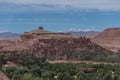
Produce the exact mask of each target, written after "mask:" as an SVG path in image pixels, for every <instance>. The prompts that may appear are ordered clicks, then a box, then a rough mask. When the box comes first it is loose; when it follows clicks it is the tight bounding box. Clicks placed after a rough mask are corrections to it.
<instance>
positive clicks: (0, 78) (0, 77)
mask: <svg viewBox="0 0 120 80" xmlns="http://www.w3.org/2000/svg"><path fill="white" fill-rule="evenodd" d="M0 80H10V79H9V78H8V77H7V76H6V75H5V74H4V73H3V72H1V71H0Z"/></svg>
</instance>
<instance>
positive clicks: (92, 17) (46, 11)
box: [0, 0, 120, 33]
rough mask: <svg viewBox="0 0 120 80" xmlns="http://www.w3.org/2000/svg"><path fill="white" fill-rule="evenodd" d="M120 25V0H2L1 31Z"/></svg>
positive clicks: (0, 0) (67, 29) (16, 31)
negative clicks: (40, 27)
mask: <svg viewBox="0 0 120 80" xmlns="http://www.w3.org/2000/svg"><path fill="white" fill-rule="evenodd" d="M38 26H43V27H44V28H45V29H46V30H49V31H55V32H57V31H69V30H76V31H79V30H97V31H103V30H104V29H106V28H114V27H117V28H119V27H120V0H0V32H15V33H23V32H25V31H31V30H33V29H37V28H38Z"/></svg>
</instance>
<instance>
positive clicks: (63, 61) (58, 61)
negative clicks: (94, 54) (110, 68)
mask: <svg viewBox="0 0 120 80" xmlns="http://www.w3.org/2000/svg"><path fill="white" fill-rule="evenodd" d="M48 62H49V63H51V64H55V63H87V64H110V65H115V64H119V63H111V62H93V61H65V60H56V61H48Z"/></svg>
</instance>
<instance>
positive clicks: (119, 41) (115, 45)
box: [93, 28, 120, 52]
mask: <svg viewBox="0 0 120 80" xmlns="http://www.w3.org/2000/svg"><path fill="white" fill-rule="evenodd" d="M93 42H95V43H97V44H99V45H101V46H103V47H105V48H107V49H109V50H111V51H114V52H119V50H120V28H109V29H106V30H105V31H104V32H102V33H101V34H99V35H97V36H95V37H94V38H93Z"/></svg>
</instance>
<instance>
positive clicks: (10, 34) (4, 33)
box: [0, 32, 21, 38]
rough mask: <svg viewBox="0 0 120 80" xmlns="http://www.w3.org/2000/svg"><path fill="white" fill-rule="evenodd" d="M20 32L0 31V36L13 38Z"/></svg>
mask: <svg viewBox="0 0 120 80" xmlns="http://www.w3.org/2000/svg"><path fill="white" fill-rule="evenodd" d="M20 35H21V34H18V33H12V32H3V33H0V38H15V37H19V36H20Z"/></svg>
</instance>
